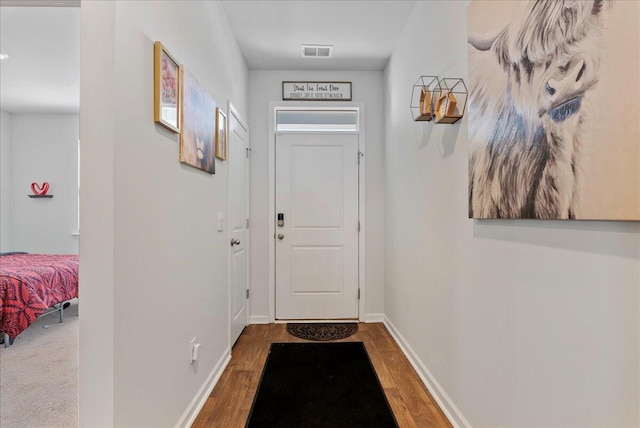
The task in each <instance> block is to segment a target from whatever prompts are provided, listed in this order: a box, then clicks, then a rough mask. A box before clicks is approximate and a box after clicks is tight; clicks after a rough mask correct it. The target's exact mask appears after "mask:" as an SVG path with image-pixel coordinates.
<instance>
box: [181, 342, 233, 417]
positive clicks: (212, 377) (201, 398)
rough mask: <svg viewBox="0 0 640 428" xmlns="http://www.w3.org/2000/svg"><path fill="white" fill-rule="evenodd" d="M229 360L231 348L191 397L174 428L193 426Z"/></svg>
mask: <svg viewBox="0 0 640 428" xmlns="http://www.w3.org/2000/svg"><path fill="white" fill-rule="evenodd" d="M230 360H231V348H227V350H226V351H224V354H222V356H221V357H220V359H219V360H218V362H217V363H216V365H215V367H214V368H213V370H211V373H209V376H208V377H207V380H206V381H205V382H204V383H203V384H202V386H201V387H200V390H199V391H198V393H197V394H196V395H195V397H193V400H191V403H189V406H188V407H187V409H186V410H185V411H184V413H183V414H182V416H181V417H180V419H179V420H178V422H177V423H176V425H175V427H176V428H183V427H184V428H189V427H191V425H193V422H195V420H196V417H198V414H199V413H200V410H202V407H204V403H205V402H206V401H207V398H209V395H211V391H213V388H214V387H215V386H216V383H218V380H220V376H222V372H224V369H225V368H227V364H229V361H230Z"/></svg>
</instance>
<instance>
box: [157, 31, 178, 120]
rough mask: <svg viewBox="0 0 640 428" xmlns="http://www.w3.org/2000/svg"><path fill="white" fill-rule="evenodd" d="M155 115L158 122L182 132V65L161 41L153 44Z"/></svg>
mask: <svg viewBox="0 0 640 428" xmlns="http://www.w3.org/2000/svg"><path fill="white" fill-rule="evenodd" d="M153 57H154V61H153V63H154V66H153V115H154V120H155V121H156V123H159V124H160V125H162V126H164V127H166V128H168V129H170V130H172V131H173V132H176V133H179V132H180V120H181V117H180V116H181V113H180V95H181V94H180V88H181V86H182V85H181V82H180V76H181V72H180V70H181V67H182V66H181V65H180V63H178V61H177V60H176V59H175V58H174V57H173V56H172V55H171V54H170V53H169V51H168V50H167V49H166V48H165V47H164V46H163V45H162V43H160V42H155V43H154V44H153Z"/></svg>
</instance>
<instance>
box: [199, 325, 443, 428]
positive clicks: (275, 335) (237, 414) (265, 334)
mask: <svg viewBox="0 0 640 428" xmlns="http://www.w3.org/2000/svg"><path fill="white" fill-rule="evenodd" d="M341 341H345V342H346V341H362V342H364V344H365V347H366V348H367V352H368V353H369V357H370V358H371V362H372V363H373V366H374V368H375V370H376V373H377V375H378V378H379V379H380V383H381V384H382V387H383V389H384V392H385V394H386V396H387V400H388V401H389V404H390V405H391V409H392V410H393V413H394V415H395V417H396V420H397V421H398V425H399V426H400V427H401V428H405V427H407V428H409V427H416V428H422V427H450V426H451V424H450V423H449V421H448V420H447V418H446V417H445V416H444V414H443V413H442V411H441V410H440V408H439V407H438V405H437V404H436V402H435V401H434V400H433V398H432V397H431V394H429V392H428V391H427V389H426V388H425V387H424V385H423V384H422V382H421V381H420V378H419V377H418V375H417V374H416V372H415V371H414V370H413V367H411V364H410V363H409V361H408V360H407V359H406V358H405V356H404V354H403V353H402V351H401V350H400V348H399V347H398V345H397V344H396V343H395V341H394V340H393V338H392V337H391V335H390V334H389V332H388V331H387V329H386V328H385V327H384V325H383V324H381V323H372V324H364V323H360V324H359V325H358V332H357V333H356V334H354V335H353V336H351V337H349V338H347V339H343V340H341ZM273 342H306V341H305V340H304V339H299V338H297V337H294V336H291V335H290V334H289V333H287V331H286V324H268V325H250V326H247V327H246V328H245V330H244V331H243V332H242V334H241V335H240V338H239V339H238V341H237V342H236V344H235V345H234V347H233V349H232V353H231V355H232V357H231V361H230V362H229V365H228V366H227V368H226V369H225V371H224V372H223V374H222V376H221V377H220V380H219V381H218V384H217V385H216V387H215V388H214V389H213V392H212V393H211V395H210V396H209V398H208V399H207V401H206V403H205V405H204V407H203V408H202V410H201V411H200V414H199V415H198V417H197V418H196V420H195V422H194V424H193V427H194V428H198V427H215V428H234V427H244V426H245V423H246V420H247V417H248V416H249V410H250V409H251V404H252V403H253V398H254V396H255V393H256V390H257V388H258V383H259V382H260V376H261V375H262V369H263V367H264V363H265V361H266V358H267V352H268V351H269V346H270V345H271V343H273ZM291 428H296V427H291Z"/></svg>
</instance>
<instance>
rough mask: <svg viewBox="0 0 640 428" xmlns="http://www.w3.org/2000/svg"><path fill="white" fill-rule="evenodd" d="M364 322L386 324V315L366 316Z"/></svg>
mask: <svg viewBox="0 0 640 428" xmlns="http://www.w3.org/2000/svg"><path fill="white" fill-rule="evenodd" d="M363 321H364V322H384V314H364V319H363Z"/></svg>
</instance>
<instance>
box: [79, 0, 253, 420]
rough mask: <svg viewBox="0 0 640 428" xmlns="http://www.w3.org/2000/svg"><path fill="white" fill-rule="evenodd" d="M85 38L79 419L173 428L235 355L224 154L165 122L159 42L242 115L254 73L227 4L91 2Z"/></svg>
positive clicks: (84, 17) (84, 16)
mask: <svg viewBox="0 0 640 428" xmlns="http://www.w3.org/2000/svg"><path fill="white" fill-rule="evenodd" d="M81 40H82V42H81V43H82V46H81V52H82V58H83V62H82V67H81V94H82V99H81V105H82V116H81V138H82V142H83V152H82V159H81V162H82V164H81V174H82V176H81V180H82V186H83V187H82V191H83V199H82V201H81V221H82V224H81V229H82V235H81V240H80V250H81V251H80V255H81V260H80V269H81V272H80V275H81V278H82V285H81V286H82V291H81V295H82V299H83V314H82V316H83V319H82V323H81V325H80V361H81V363H80V364H81V367H80V425H81V426H136V427H142V426H153V427H161V426H173V425H174V424H176V423H178V422H181V423H184V421H185V420H184V419H183V418H182V417H183V416H185V417H188V416H189V414H188V411H189V410H193V407H192V404H194V401H193V400H195V401H197V398H198V397H199V396H198V394H199V393H200V392H202V391H201V388H203V387H204V386H205V385H206V383H207V382H208V381H209V380H211V379H210V375H211V374H212V373H214V372H215V370H216V367H217V364H218V363H219V362H220V361H224V359H225V357H226V356H228V353H229V314H228V285H227V254H228V241H227V234H226V231H225V232H224V233H218V232H216V228H215V219H216V215H217V213H218V212H221V213H225V215H226V212H227V190H226V189H227V163H222V162H220V161H216V174H215V175H209V174H207V173H205V172H202V171H199V170H196V169H194V168H191V167H188V166H185V165H182V164H180V163H179V161H178V151H179V149H178V136H177V135H176V134H173V133H171V132H169V131H167V130H166V129H164V128H162V127H161V126H159V125H156V124H154V122H153V42H154V41H155V40H159V41H162V42H163V44H164V45H165V46H166V47H167V48H168V49H169V51H170V52H171V53H172V54H173V55H174V56H175V57H176V58H177V59H178V60H179V61H180V62H182V63H183V64H184V65H185V67H186V69H187V70H189V71H190V72H191V73H192V74H193V75H194V76H195V77H196V79H198V81H199V82H200V84H201V85H202V86H203V87H204V88H205V90H207V91H208V92H209V93H210V94H211V95H212V96H213V98H214V99H215V100H216V101H217V103H218V105H220V106H222V107H223V108H225V109H226V102H227V99H230V100H232V102H233V103H234V104H235V106H236V108H237V109H238V110H239V111H240V112H241V113H242V114H243V115H245V117H246V94H247V92H246V88H247V75H248V71H247V68H246V65H245V63H244V60H243V59H242V56H241V55H240V52H239V49H238V47H237V44H236V42H235V39H234V38H233V36H232V33H231V31H230V29H229V26H228V22H227V20H226V17H225V16H224V13H223V11H222V7H221V5H220V4H219V3H218V2H200V1H193V2H185V1H162V2H147V1H127V2H83V4H82V38H81ZM86 194H89V196H88V197H86V198H85V197H84V195H86ZM193 337H197V338H198V342H200V343H201V344H202V347H201V348H200V358H199V361H198V362H197V363H196V364H195V365H191V364H190V341H191V339H192V338H193ZM185 411H187V413H185Z"/></svg>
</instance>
